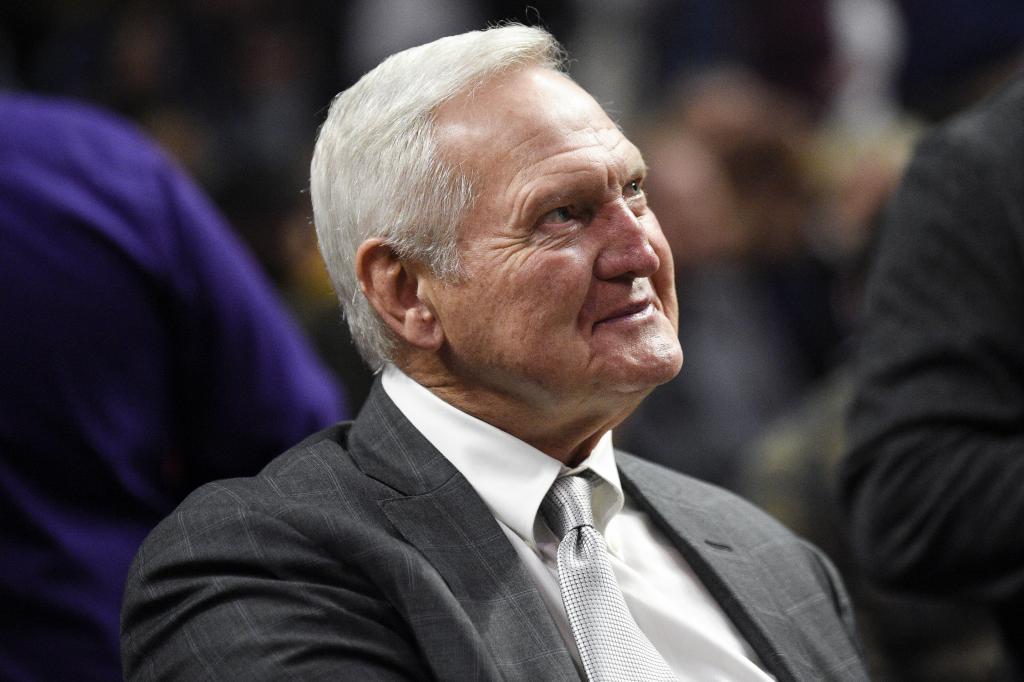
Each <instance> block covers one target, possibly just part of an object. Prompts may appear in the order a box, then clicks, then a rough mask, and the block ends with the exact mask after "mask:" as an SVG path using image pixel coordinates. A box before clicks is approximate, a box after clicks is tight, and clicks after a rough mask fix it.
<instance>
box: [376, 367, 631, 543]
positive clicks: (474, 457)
mask: <svg viewBox="0 0 1024 682" xmlns="http://www.w3.org/2000/svg"><path fill="white" fill-rule="evenodd" d="M381 384H382V386H383V387H384V391H385V392H386V393H387V394H388V397H390V398H391V400H392V401H393V402H394V403H395V405H397V406H398V409H399V410H401V411H402V414H404V415H405V417H406V418H407V419H408V420H409V421H410V422H411V423H412V425H413V426H415V427H416V429H417V430H418V431H419V432H420V433H422V434H423V436H424V437H425V438H426V439H427V440H428V441H430V444H431V445H433V446H434V447H435V448H437V450H438V451H439V452H440V453H441V454H442V455H444V457H445V458H446V459H447V460H448V461H449V462H451V463H452V465H453V466H455V468H456V469H458V470H459V473H461V474H462V475H463V476H464V477H465V478H466V480H467V481H469V483H470V485H472V486H473V488H474V490H476V492H477V494H478V495H480V497H481V498H482V499H483V501H484V503H485V504H486V505H487V507H488V508H489V509H490V510H491V513H492V514H494V517H495V518H496V519H497V520H498V521H500V522H501V523H503V524H505V525H506V526H508V527H509V528H510V529H511V530H512V531H513V532H514V533H515V534H516V535H518V536H519V537H521V538H522V539H523V540H524V541H526V543H527V544H529V545H530V546H531V547H536V538H535V536H534V523H535V521H536V518H537V511H538V510H539V509H540V503H541V501H543V499H544V496H545V495H546V494H547V492H548V489H549V488H550V487H551V484H552V483H554V482H555V479H556V478H558V477H559V476H565V475H570V474H576V473H580V472H582V471H585V470H587V469H590V470H591V471H593V472H594V473H595V474H597V475H598V476H599V477H600V478H601V481H602V482H601V484H600V485H597V486H596V487H595V489H594V494H593V499H592V506H593V510H594V524H595V526H597V529H598V530H599V531H601V532H604V529H605V527H606V526H607V524H608V522H609V521H610V520H611V519H612V517H613V516H615V514H616V513H618V511H619V510H620V509H622V503H623V494H622V484H621V483H620V482H619V472H618V470H617V469H616V467H615V450H614V448H613V447H612V437H611V432H610V431H609V432H608V433H606V434H604V436H602V437H601V439H600V440H599V441H598V442H597V445H596V446H594V449H593V451H591V453H590V456H589V457H587V459H585V460H584V461H583V462H582V463H580V465H579V466H577V467H575V468H573V469H569V468H568V467H566V466H565V465H563V464H562V463H561V462H559V461H558V460H556V459H554V458H553V457H549V456H548V455H546V454H544V453H543V452H541V451H540V450H538V449H536V448H535V447H533V446H531V445H529V444H527V443H525V442H523V441H521V440H519V439H518V438H516V437H515V436H513V435H511V434H509V433H506V432H504V431H502V430H501V429H498V428H497V427H494V426H492V425H490V424H488V423H487V422H484V421H481V420H480V419H477V418H476V417H474V416H472V415H470V414H467V413H465V412H463V411H461V410H459V409H457V408H455V407H453V406H452V405H449V404H448V403H446V402H444V401H443V400H441V399H440V398H438V397H437V396H436V395H434V394H433V393H431V392H430V391H429V390H428V389H426V388H424V387H423V386H421V385H419V384H418V383H416V382H415V381H413V380H412V379H411V378H410V377H409V376H408V375H406V374H405V373H404V372H402V370H400V369H398V368H397V367H395V366H394V365H391V364H388V365H386V366H385V367H384V373H383V376H382V377H381Z"/></svg>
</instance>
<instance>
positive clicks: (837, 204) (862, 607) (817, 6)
mask: <svg viewBox="0 0 1024 682" xmlns="http://www.w3.org/2000/svg"><path fill="white" fill-rule="evenodd" d="M502 20H515V21H520V22H523V23H527V24H540V25H543V26H545V27H547V28H548V29H549V30H550V31H551V32H552V33H553V34H554V35H555V36H556V37H557V38H558V39H559V40H560V41H561V42H562V43H563V45H564V46H565V47H566V49H567V51H568V53H569V56H570V62H569V71H570V73H571V74H572V75H573V77H574V78H576V79H577V80H578V81H579V82H580V83H581V84H582V85H583V86H584V87H585V88H586V89H587V90H589V91H590V92H591V93H592V94H594V95H595V97H596V98H597V99H598V100H599V101H600V102H601V103H602V104H603V105H604V106H605V107H606V109H607V110H608V111H609V113H610V114H611V115H612V117H613V118H615V119H616V120H617V121H618V122H619V123H620V125H621V126H622V127H623V129H624V130H625V131H626V133H627V135H628V136H629V137H631V138H632V139H633V140H634V141H635V142H637V143H638V145H639V146H640V148H641V150H642V151H643V152H644V154H645V157H646V159H647V162H648V164H649V165H650V168H651V171H650V177H649V184H648V192H649V197H650V203H651V205H652V206H653V208H654V210H655V211H656V213H657V214H658V216H659V218H660V221H661V224H662V227H663V229H664V230H665V232H666V235H667V236H668V239H669V241H670V243H671V245H672V248H673V252H674V255H675V260H676V269H677V274H676V277H677V286H678V289H679V298H680V307H681V327H682V328H681V331H680V336H681V339H682V345H683V348H684V352H685V355H686V360H685V365H684V368H683V371H682V373H681V374H680V375H679V377H678V378H677V379H676V380H674V381H673V382H671V383H670V384H668V385H665V386H662V387H660V388H659V389H658V390H657V391H655V392H654V393H653V394H652V395H651V396H650V398H649V399H648V400H647V401H646V402H645V403H644V405H643V406H642V407H641V408H640V410H638V411H637V413H636V414H635V415H634V416H633V417H632V418H631V420H630V421H629V422H627V423H626V424H624V425H623V427H622V428H621V429H619V430H618V431H617V432H616V442H617V445H618V446H620V447H623V448H625V449H629V450H632V451H634V452H636V453H637V454H640V455H642V456H644V457H647V458H650V459H653V460H655V461H659V462H661V463H663V464H666V465H668V466H672V467H674V468H677V469H680V470H683V471H686V472H688V473H691V474H693V475H696V476H699V477H701V478H704V479H707V480H710V481H713V482H716V483H718V484H720V485H723V486H726V487H728V488H731V489H733V490H736V491H738V492H740V493H741V494H743V495H745V496H747V497H748V498H750V499H752V500H754V501H755V502H756V503H758V504H760V505H762V506H764V507H766V508H767V509H768V510H769V511H771V512H772V513H773V514H775V515H776V516H777V517H779V518H780V519H782V520H783V521H784V522H785V523H787V524H789V525H790V526H792V527H793V528H795V529H796V530H797V531H799V532H801V533H803V534H804V535H806V536H808V537H810V538H811V539H812V540H813V541H814V542H816V543H817V544H819V545H820V546H822V547H823V548H825V549H826V551H828V552H829V554H830V555H831V556H832V557H833V558H834V559H835V560H836V562H837V563H838V564H839V565H840V567H841V568H842V569H843V571H844V573H846V576H847V580H848V582H849V583H850V586H851V588H852V590H853V592H854V596H855V598H856V601H857V604H858V611H859V613H860V614H861V625H862V629H863V630H864V633H865V640H866V642H867V645H868V648H869V654H870V656H871V658H872V662H873V665H874V668H875V671H876V674H877V676H878V678H879V679H895V680H914V679H922V680H928V679H931V680H945V679H948V680H971V679H978V680H982V679H999V676H1000V675H1001V665H1002V663H1001V654H1000V652H999V650H998V645H997V644H996V641H995V639H994V637H993V636H992V633H991V630H990V626H989V624H988V622H987V621H986V620H985V617H984V616H983V615H981V614H975V613H974V612H973V611H971V610H970V609H967V608H960V607H958V606H956V605H953V606H950V605H945V604H936V603H926V602H922V601H920V600H909V599H905V598H904V597H902V596H900V595H889V594H880V593H878V592H877V591H876V590H873V589H872V588H869V587H867V586H865V585H863V584H861V581H860V580H859V579H858V577H857V575H856V574H855V573H854V572H853V569H852V567H851V566H850V563H849V561H848V560H847V558H846V557H847V554H846V552H847V550H846V548H845V543H844V541H843V539H842V537H841V535H840V533H839V531H838V519H837V518H836V512H835V511H834V509H835V504H834V499H835V496H834V493H833V489H832V485H833V483H832V481H833V476H832V472H833V468H834V466H835V464H836V463H837V461H838V458H839V456H840V454H841V452H842V448H843V433H842V416H843V412H844V410H845V405H846V400H847V395H848V392H849V388H848V386H849V380H848V370H847V359H848V357H849V347H850V342H851V339H852V338H853V335H854V333H855V331H856V325H857V320H858V314H859V303H860V289H861V284H862V281H863V277H864V273H865V270H866V267H867V265H868V263H869V262H870V245H871V241H872V232H873V228H874V226H875V224H876V222H877V219H878V215H879V212H880V211H881V210H882V209H883V207H884V205H885V201H886V198H887V197H888V195H889V193H890V192H891V190H892V189H893V188H894V186H895V185H896V183H898V181H899V178H900V174H901V172H902V167H903V164H904V163H905V161H906V159H907V157H908V155H909V153H910V151H911V150H912V146H913V143H914V140H915V139H916V138H917V136H918V135H919V134H920V133H921V132H922V131H924V130H926V129H927V128H928V127H929V126H931V125H933V124H935V123H936V122H938V121H941V120H943V119H945V118H946V117H948V116H950V115H952V114H953V113H955V112H957V111H959V110H962V109H963V108H965V107H968V106H970V105H971V104H972V103H974V102H977V101H978V100H979V99H980V98H982V97H983V96H984V95H985V94H986V93H988V92H991V91H992V90H993V89H994V88H997V87H999V84H1000V83H1001V82H1003V81H1005V80H1006V79H1007V78H1008V77H1009V76H1010V75H1012V74H1014V73H1016V72H1019V71H1020V69H1021V64H1022V59H1021V57H1022V54H1024V52H1022V48H1024V3H1020V2H1019V0H987V1H986V2H985V3H977V2H970V0H931V1H928V2H925V1H924V0H899V1H897V0H564V1H563V2H552V1H540V0H538V1H534V2H531V3H529V4H526V3H524V2H511V1H505V0H490V1H487V0H351V1H349V2H330V1H328V0H304V1H302V2H295V1H294V0H290V1H285V0H150V1H146V0H138V1H134V2H112V1H102V0H92V1H90V0H4V2H3V3H2V4H0V88H3V89H11V90H23V91H31V92H36V93H43V94H50V95H58V96H64V97H71V98H76V99H80V100H84V101H87V102H91V103H94V104H97V105H100V106H102V107H105V108H109V109H111V110H113V111H115V112H118V113H120V114H122V115H123V116H125V117H127V118H129V119H131V120H133V121H134V122H135V123H137V124H138V125H139V126H140V127H141V128H143V129H145V130H146V131H147V132H148V133H149V134H150V135H151V136H153V137H154V138H155V139H156V140H157V141H158V142H159V143H160V144H161V145H162V146H163V147H164V148H165V149H166V150H167V151H168V152H169V153H170V154H171V155H172V156H173V157H174V158H175V159H176V160H177V161H178V162H179V163H180V164H181V166H183V167H184V168H185V169H186V170H187V172H188V173H189V174H191V175H192V176H193V177H194V178H195V179H196V180H197V181H198V183H199V184H200V185H201V186H202V187H203V188H204V189H205V190H206V192H207V193H208V194H209V195H210V196H211V197H212V198H213V200H214V202H215V203H216V204H217V206H218V207H219V208H220V209H221V210H222V211H223V212H224V214H225V215H226V216H227V218H228V220H229V222H230V223H231V225H232V226H233V228H234V229H235V230H236V231H237V233H238V234H239V235H240V236H241V237H242V238H243V240H244V241H245V243H246V244H247V245H248V247H249V248H250V249H251V250H252V252H253V253H254V254H255V256H256V257H257V259H258V261H259V262H260V264H261V265H262V267H263V269H264V270H265V272H266V273H267V274H268V275H269V277H270V278H271V280H272V281H273V282H274V283H275V284H276V286H277V287H278V289H279V291H280V292H281V294H282V296H283V297H284V299H285V300H286V301H287V302H288V304H289V305H290V307H291V309H292V310H293V312H294V313H295V315H296V317H297V318H298V319H299V321H300V322H301V324H302V326H303V327H304V328H305V330H306V331H307V332H308V334H309V335H310V337H311V339H312V340H313V341H314V343H315V345H316V347H317V348H318V349H319V352H320V353H321V355H322V358H323V360H324V362H325V363H326V364H327V365H328V366H329V367H330V369H331V371H333V372H334V373H335V374H336V375H337V377H338V378H339V380H340V381H341V383H342V384H343V385H344V386H345V387H346V389H347V392H348V395H349V399H350V400H349V402H350V407H351V408H352V410H353V411H354V410H355V409H357V408H358V406H359V404H360V403H361V401H362V399H363V398H364V397H365V395H366V392H367V391H368V389H369V383H370V375H369V373H368V372H367V370H366V368H365V367H364V366H363V365H362V363H361V361H360V360H359V359H358V356H357V355H356V353H355V350H354V348H353V346H352V344H351V343H350V340H349V338H348V334H347V330H346V329H345V326H344V324H343V321H342V320H341V315H340V312H339V311H338V307H337V305H336V303H335V301H334V299H333V294H332V292H331V290H330V286H329V283H328V281H327V277H326V274H325V272H324V270H323V267H322V264H321V262H320V258H319V255H318V253H317V249H316V242H315V236H314V233H313V229H312V226H311V209H310V207H309V200H308V194H307V192H306V187H307V183H308V165H309V159H310V155H311V152H312V145H313V142H314V139H315V135H316V131H317V127H318V126H319V124H320V122H321V121H322V118H323V116H324V114H325V112H326V108H327V105H328V103H329V102H330V99H331V97H332V96H333V95H334V94H335V93H337V92H338V91H339V90H342V89H344V88H345V87H347V86H348V85H350V84H351V83H353V82H354V81H355V80H356V79H358V77H359V76H360V75H361V74H362V73H364V72H365V71H366V70H368V69H370V68H372V67H373V66H374V65H375V64H376V63H378V62H379V61H380V60H381V59H382V58H383V57H385V56H386V55H388V54H390V53H392V52H395V51H397V50H401V49H403V48H405V47H408V46H411V45H415V44H420V43H423V42H426V41H429V40H432V39H434V38H437V37H440V36H442V35H447V34H451V33H458V32H462V31H465V30H470V29H474V28H480V27H483V26H485V25H487V24H493V23H496V22H498V21H502ZM0 172H3V171H2V168H0ZM372 181H373V179H372V178H367V182H372Z"/></svg>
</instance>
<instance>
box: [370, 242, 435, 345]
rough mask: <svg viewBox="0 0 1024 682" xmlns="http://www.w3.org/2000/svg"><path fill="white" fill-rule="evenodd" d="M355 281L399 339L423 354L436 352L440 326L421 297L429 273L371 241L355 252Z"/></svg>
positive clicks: (388, 248)
mask: <svg viewBox="0 0 1024 682" xmlns="http://www.w3.org/2000/svg"><path fill="white" fill-rule="evenodd" d="M356 277H357V278H358V279H359V286H360V287H361V288H362V290H363V294H364V295H365V296H366V298H367V300H369V301H370V305H372V306H373V308H374V310H376V311H377V314H378V315H380V317H381V319H382V320H384V323H385V324H387V325H388V327H390V329H391V331H393V332H394V333H395V334H396V335H397V336H398V338H400V339H402V340H403V341H405V342H406V343H408V344H409V345H410V346H413V347H415V348H421V349H423V350H438V349H439V348H440V347H441V343H442V342H443V341H444V331H443V330H442V328H441V323H440V321H439V320H438V319H437V316H436V315H435V314H434V311H433V310H432V309H431V308H430V306H429V305H428V303H427V300H426V298H425V297H424V295H423V294H424V293H425V291H427V290H429V285H428V282H427V281H426V280H427V278H429V277H431V274H430V271H429V270H428V269H427V268H426V267H425V266H423V265H420V264H418V263H407V262H404V261H402V260H400V259H399V258H398V255H397V254H396V253H395V252H394V250H393V249H392V248H391V247H390V246H388V245H387V244H386V243H385V242H384V240H383V239H381V238H379V237H374V238H372V239H367V240H366V241H364V242H363V243H362V244H360V245H359V249H358V251H356Z"/></svg>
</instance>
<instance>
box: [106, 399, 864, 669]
mask: <svg viewBox="0 0 1024 682" xmlns="http://www.w3.org/2000/svg"><path fill="white" fill-rule="evenodd" d="M617 458H618V462H619V467H620V470H621V474H622V482H623V486H624V487H625V488H626V492H627V494H629V495H630V496H631V497H632V498H633V499H635V500H636V501H638V502H639V503H640V504H641V505H643V506H644V508H645V509H646V510H647V512H648V513H649V514H650V515H651V516H652V518H653V519H654V520H655V521H656V523H657V524H658V525H659V526H660V528H661V529H662V530H663V531H664V532H665V533H666V534H667V536H668V537H669V538H671V539H672V541H673V542H674V543H675V544H676V546H677V547H678V548H679V550H680V551H681V552H682V553H683V555H684V556H685V557H686V559H687V560H688V561H689V562H690V564H691V565H692V566H693V569H694V570H695V571H696V572H697V574H698V575H699V576H700V578H701V580H702V581H703V582H704V584H705V585H706V586H707V588H708V589H709V590H710V591H711V594H712V595H714V597H715V599H717V600H718V602H719V604H720V605H721V606H722V608H723V609H724V610H725V612H726V614H727V615H728V616H729V618H731V619H732V622H733V623H734V624H735V625H736V627H737V628H738V629H739V631H740V632H741V633H742V634H743V636H744V637H746V639H747V641H748V642H749V643H750V644H751V645H752V646H753V648H754V650H755V651H756V652H757V654H758V656H759V657H760V659H761V662H762V663H763V665H764V666H765V667H766V668H767V669H768V670H769V671H770V672H771V673H772V674H773V675H775V676H776V678H778V679H779V680H861V679H866V673H865V671H864V668H863V664H862V662H861V659H860V656H859V650H858V644H857V642H856V637H855V635H854V627H853V623H852V618H851V615H850V608H849V603H848V601H847V597H846V594H845V592H844V591H843V588H842V585H841V584H840V582H839V580H838V578H837V577H836V575H835V573H834V571H833V569H832V567H831V565H830V564H829V563H828V561H827V560H826V559H825V558H824V557H823V556H822V555H820V554H819V553H818V552H817V551H816V550H815V549H813V548H812V547H810V546H809V545H807V544H806V543H804V542H803V541H801V540H799V539H798V538H796V537H794V536H793V535H792V534H790V533H789V532H788V531H786V530H785V529H784V528H782V527H781V526H780V525H779V524H778V523H776V522H774V521H773V520H771V519H770V518H768V517H767V516H765V515H764V514H763V513H761V512H760V511H758V510H756V509H755V508H754V507H752V506H750V505H749V504H747V503H745V502H743V501H742V500H740V499H738V498H736V497H734V496H733V495H731V494H729V493H726V492H724V491H722V490H719V489H717V488H714V487H711V486H709V485H706V484H703V483H700V482H698V481H696V480H693V479H690V478H687V477H684V476H681V475H679V474H677V473H674V472H671V471H669V470H667V469H663V468H661V467H659V466H657V465H654V464H650V463H646V462H643V461H641V460H638V459H636V458H634V457H631V456H629V455H626V454H625V453H618V454H617ZM121 628H122V653H123V660H124V666H125V676H126V678H127V679H130V680H149V679H182V680H207V679H209V680H214V679H217V680H221V679H246V680H281V679H298V680H311V679H353V680H355V679H358V680H365V679H421V678H424V679H429V678H437V679H441V680H475V679H484V680H499V679H506V680H524V681H525V680H529V681H535V680H577V679H579V678H578V675H577V672H576V669H575V668H574V666H573V662H572V659H571V658H570V656H569V653H568V652H567V651H566V648H565V645H564V643H563V641H562V639H561V637H560V635H559V633H558V630H557V629H556V627H555V624H554V623H553V621H552V620H551V617H550V616H549V615H548V612H547V610H546V608H545V606H544V604H543V602H542V601H541V597H540V595H539V594H538V593H537V590H536V588H535V587H534V584H533V582H532V580H531V578H530V576H529V575H528V574H527V572H526V569H525V568H524V567H523V565H522V564H521V562H520V560H519V558H518V556H517V555H516V553H515V550H514V549H513V547H512V546H511V545H510V544H509V542H508V540H507V538H506V537H505V534H504V533H503V532H502V530H501V529H500V528H499V527H498V524H497V522H496V521H495V520H494V517H493V516H492V515H491V513H490V511H489V510H488V509H487V507H486V506H485V505H484V503H483V501H482V500H481V499H480V497H479V496H478V495H477V494H476V493H475V492H474V490H473V488H472V487H470V485H469V483H468V482H467V481H466V479H465V478H463V476H462V475H461V474H459V473H458V471H456V469H455V468H454V467H453V466H452V465H451V464H450V463H449V462H448V460H446V459H445V458H444V457H443V456H442V455H441V454H440V453H439V452H437V450H435V449H434V448H433V447H432V446H431V445H430V444H429V443H428V442H427V441H426V440H425V439H424V438H423V437H422V435H420V433H419V432H418V431H416V429H415V428H413V426H412V425H411V424H410V423H409V422H408V421H407V420H406V419H405V417H404V416H403V415H402V414H401V413H400V412H399V411H398V409H397V408H396V407H395V405H394V403H392V402H391V400H390V399H389V398H388V397H387V395H386V394H385V393H384V391H383V390H382V389H381V388H380V386H379V382H378V384H377V385H376V386H375V388H374V391H373V393H372V394H371V396H370V399H369V400H368V402H367V404H366V405H365V407H364V408H363V411H362V412H361V414H360V415H359V418H358V419H357V420H356V421H355V422H354V423H352V424H341V425H338V426H335V427H333V428H331V429H328V430H326V431H322V432H320V433H318V434H316V435H314V436H311V437H310V438H308V439H306V440H305V441H303V442H302V443H300V444H299V445H297V446H295V447H294V448H292V449H291V450H289V451H288V452H286V453H285V454H284V455H282V456H281V457H279V458H277V459H276V460H274V462H272V463H271V464H270V465H268V466H267V468H266V469H265V470H264V471H263V472H262V473H261V474H260V475H259V476H257V477H254V478H247V479H234V480H228V481H220V482H216V483H212V484H209V485H206V486H204V487H202V488H200V489H199V490H197V491H196V492H195V493H193V494H192V495H191V496H190V497H189V498H188V499H187V500H186V501H185V502H184V503H183V504H182V505H181V507H179V508H178V510H177V511H176V512H175V513H174V514H172V515H171V516H170V517H168V518H167V519H166V520H165V521H164V522H163V523H161V524H160V525H159V526H158V527H157V528H156V529H155V530H154V531H153V533H152V534H151V535H150V536H149V538H148V539H147V540H146V542H145V544H144V545H143V547H142V549H141V550H140V551H139V554H138V556H137V557H136V560H135V563H134V565H133V567H132V570H131V573H130V576H129V579H128V584H127V588H126V594H125V602H124V610H123V613H122V622H121Z"/></svg>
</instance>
